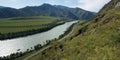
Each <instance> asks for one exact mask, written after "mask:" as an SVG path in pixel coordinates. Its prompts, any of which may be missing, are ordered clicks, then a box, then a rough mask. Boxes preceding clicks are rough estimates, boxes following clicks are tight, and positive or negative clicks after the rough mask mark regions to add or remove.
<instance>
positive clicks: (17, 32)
mask: <svg viewBox="0 0 120 60" xmlns="http://www.w3.org/2000/svg"><path fill="white" fill-rule="evenodd" d="M15 19H20V18H14V20H13V18H11V19H6V20H7V21H6V20H5V19H2V20H0V21H1V22H0V23H1V24H0V29H1V30H0V40H1V41H3V40H10V39H15V38H20V37H26V36H30V35H34V34H37V33H41V32H46V31H48V30H50V29H52V28H54V27H56V26H58V25H62V24H64V23H65V22H69V21H72V20H62V19H58V18H54V17H33V18H32V20H30V19H29V18H24V19H28V20H15ZM3 20H4V21H3Z"/></svg>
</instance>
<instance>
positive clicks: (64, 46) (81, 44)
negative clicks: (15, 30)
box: [29, 10, 120, 60]
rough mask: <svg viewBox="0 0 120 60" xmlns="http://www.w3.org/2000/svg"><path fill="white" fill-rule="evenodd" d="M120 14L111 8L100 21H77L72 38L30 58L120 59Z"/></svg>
mask: <svg viewBox="0 0 120 60" xmlns="http://www.w3.org/2000/svg"><path fill="white" fill-rule="evenodd" d="M111 13H112V14H111ZM119 13H120V11H119V10H117V11H116V10H115V11H112V10H110V11H108V12H106V14H105V16H103V17H102V18H99V20H98V21H96V22H95V21H94V20H91V21H88V22H86V23H84V24H81V23H77V24H76V25H75V26H74V28H73V33H71V34H70V35H69V37H67V38H65V39H63V40H62V41H60V42H57V41H56V42H53V43H52V44H51V45H52V47H51V48H49V49H47V50H45V51H43V52H42V53H39V54H38V55H36V56H34V57H32V58H30V59H29V60H120V18H119V17H120V14H119ZM71 37H72V38H71Z"/></svg>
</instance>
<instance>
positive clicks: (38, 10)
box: [0, 3, 96, 19]
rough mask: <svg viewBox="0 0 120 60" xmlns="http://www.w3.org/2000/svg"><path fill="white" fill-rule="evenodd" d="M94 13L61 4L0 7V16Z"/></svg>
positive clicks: (75, 16) (85, 16)
mask: <svg viewBox="0 0 120 60" xmlns="http://www.w3.org/2000/svg"><path fill="white" fill-rule="evenodd" d="M95 14H96V13H94V12H90V11H86V10H83V9H80V8H69V7H65V6H61V5H50V4H46V3H45V4H43V5H41V6H27V7H24V8H21V9H14V8H9V7H7V8H3V9H0V18H9V17H20V16H53V17H63V18H71V19H89V18H91V17H94V16H95Z"/></svg>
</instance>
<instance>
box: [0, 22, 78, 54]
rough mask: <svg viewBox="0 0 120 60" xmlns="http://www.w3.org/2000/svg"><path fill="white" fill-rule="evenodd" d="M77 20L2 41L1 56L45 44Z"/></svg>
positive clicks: (0, 46) (0, 42)
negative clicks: (44, 30) (33, 33)
mask: <svg viewBox="0 0 120 60" xmlns="http://www.w3.org/2000/svg"><path fill="white" fill-rule="evenodd" d="M76 22H77V21H72V22H66V23H65V24H63V25H59V26H56V27H54V28H53V29H51V30H49V31H46V32H42V33H38V34H35V35H31V36H27V37H20V38H15V39H10V40H4V41H0V56H7V55H10V54H11V53H16V52H18V51H17V50H18V49H20V51H22V52H24V51H26V50H27V49H30V48H31V47H33V46H35V45H37V44H42V45H43V44H44V43H45V42H46V40H52V39H55V38H58V37H59V36H60V35H61V34H64V32H65V31H66V30H67V29H68V28H69V27H70V26H71V25H72V24H73V23H76Z"/></svg>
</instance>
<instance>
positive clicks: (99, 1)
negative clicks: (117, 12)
mask: <svg viewBox="0 0 120 60" xmlns="http://www.w3.org/2000/svg"><path fill="white" fill-rule="evenodd" d="M77 1H78V2H79V3H80V4H79V5H78V7H80V8H83V9H85V10H89V11H94V12H98V11H99V10H100V9H101V8H102V7H103V6H104V5H105V4H106V3H108V2H109V1H110V0H77Z"/></svg>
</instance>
